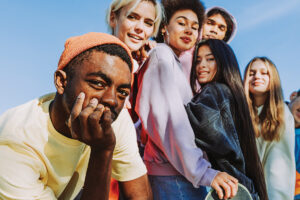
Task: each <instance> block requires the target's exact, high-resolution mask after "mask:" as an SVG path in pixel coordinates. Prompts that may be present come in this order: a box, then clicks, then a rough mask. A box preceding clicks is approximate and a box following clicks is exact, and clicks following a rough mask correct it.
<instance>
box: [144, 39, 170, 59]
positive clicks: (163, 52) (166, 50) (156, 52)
mask: <svg viewBox="0 0 300 200" xmlns="http://www.w3.org/2000/svg"><path fill="white" fill-rule="evenodd" d="M149 57H150V58H151V57H155V58H157V59H158V60H160V61H169V60H170V59H174V58H175V56H174V53H173V50H172V49H171V48H170V47H169V46H168V45H166V44H164V43H159V44H157V46H156V47H155V48H154V49H153V50H152V51H151V52H150V54H149Z"/></svg>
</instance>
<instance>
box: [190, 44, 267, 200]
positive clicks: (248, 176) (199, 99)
mask: <svg viewBox="0 0 300 200" xmlns="http://www.w3.org/2000/svg"><path fill="white" fill-rule="evenodd" d="M196 82H198V83H199V84H200V85H201V88H202V90H201V92H200V93H199V92H198V91H197V85H196ZM190 84H191V87H192V90H193V92H194V94H195V96H194V98H193V99H192V101H191V102H190V103H189V104H188V105H187V107H186V110H187V113H188V116H189V119H190V122H191V125H192V127H193V130H194V133H195V137H196V144H197V146H198V147H200V148H201V149H203V150H204V151H205V152H206V153H207V155H208V158H209V161H210V162H211V164H212V167H213V168H215V169H218V170H221V171H225V172H227V173H229V174H230V175H232V176H234V177H235V178H237V179H238V180H239V182H240V183H241V184H243V185H244V186H246V187H247V189H248V190H249V192H250V193H251V195H252V198H253V199H257V200H258V199H260V200H266V199H268V197H267V192H266V185H265V181H264V178H263V177H264V175H263V170H262V166H261V163H260V160H259V155H258V153H257V149H256V143H255V142H256V141H255V132H254V129H253V126H252V121H251V117H250V112H249V108H248V104H247V100H246V96H245V93H244V89H243V83H242V79H241V74H240V70H239V65H238V62H237V59H236V57H235V54H234V52H233V51H232V49H231V48H230V46H228V45H227V44H226V43H225V42H223V41H221V40H216V39H209V40H206V41H202V42H200V43H199V44H198V45H197V46H196V50H195V52H194V58H193V65H192V71H191V77H190Z"/></svg>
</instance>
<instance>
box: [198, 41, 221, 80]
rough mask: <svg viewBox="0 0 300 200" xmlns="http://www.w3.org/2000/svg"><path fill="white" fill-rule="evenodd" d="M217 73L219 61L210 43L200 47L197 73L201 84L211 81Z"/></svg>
mask: <svg viewBox="0 0 300 200" xmlns="http://www.w3.org/2000/svg"><path fill="white" fill-rule="evenodd" d="M216 73H217V63H216V60H215V57H214V56H213V54H212V52H211V50H210V48H209V46H208V45H202V46H201V47H199V50H198V55H197V65H196V75H197V80H198V82H199V84H205V83H208V82H211V81H212V80H213V78H214V77H215V75H216Z"/></svg>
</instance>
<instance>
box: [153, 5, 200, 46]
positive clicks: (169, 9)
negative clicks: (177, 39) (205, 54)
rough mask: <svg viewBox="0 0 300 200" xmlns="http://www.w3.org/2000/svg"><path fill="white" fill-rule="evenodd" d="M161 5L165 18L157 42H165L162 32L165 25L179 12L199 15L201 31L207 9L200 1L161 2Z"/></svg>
mask: <svg viewBox="0 0 300 200" xmlns="http://www.w3.org/2000/svg"><path fill="white" fill-rule="evenodd" d="M161 4H162V6H163V8H164V12H165V17H164V19H163V20H162V23H161V24H160V28H159V32H158V34H157V37H156V38H155V40H156V41H157V42H163V41H164V38H163V35H162V32H161V30H162V28H163V27H164V26H165V25H167V24H169V22H170V19H171V18H172V16H173V15H174V13H175V12H177V11H179V10H192V11H193V12H194V13H195V14H196V15H197V18H198V22H199V30H200V29H201V26H202V23H203V20H204V12H205V9H204V6H203V4H202V2H201V1H200V0H161Z"/></svg>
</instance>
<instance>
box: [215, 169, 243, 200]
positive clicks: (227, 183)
mask: <svg viewBox="0 0 300 200" xmlns="http://www.w3.org/2000/svg"><path fill="white" fill-rule="evenodd" d="M211 187H212V188H213V189H215V190H216V192H217V194H218V196H219V199H223V197H224V199H228V198H232V197H234V196H235V195H236V193H237V190H238V180H237V179H236V178H234V177H233V176H230V175H229V174H227V173H226V172H219V173H218V174H217V175H216V176H215V178H214V180H213V181H212V184H211ZM222 188H223V190H224V191H225V196H224V194H223V191H222Z"/></svg>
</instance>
